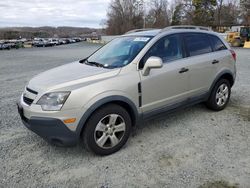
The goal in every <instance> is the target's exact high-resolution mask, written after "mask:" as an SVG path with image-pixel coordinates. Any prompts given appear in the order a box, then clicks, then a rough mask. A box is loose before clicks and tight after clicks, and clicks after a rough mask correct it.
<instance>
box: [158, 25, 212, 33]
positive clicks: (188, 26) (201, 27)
mask: <svg viewBox="0 0 250 188" xmlns="http://www.w3.org/2000/svg"><path fill="white" fill-rule="evenodd" d="M171 29H198V30H204V31H211V29H210V28H208V27H203V26H195V25H175V26H169V27H165V28H163V29H162V30H161V32H163V31H167V30H171Z"/></svg>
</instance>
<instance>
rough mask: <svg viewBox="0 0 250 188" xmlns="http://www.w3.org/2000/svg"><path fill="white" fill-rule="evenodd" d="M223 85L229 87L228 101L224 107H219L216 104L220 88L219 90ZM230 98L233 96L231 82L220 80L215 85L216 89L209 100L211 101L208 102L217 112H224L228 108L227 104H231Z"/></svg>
mask: <svg viewBox="0 0 250 188" xmlns="http://www.w3.org/2000/svg"><path fill="white" fill-rule="evenodd" d="M222 84H226V85H227V87H228V98H227V101H226V102H225V104H224V105H223V106H219V105H218V104H217V103H216V93H217V90H218V88H219V87H220V86H221V85H222ZM230 96H231V86H230V83H229V81H228V80H226V79H221V80H219V81H218V82H217V83H216V84H215V86H214V88H213V90H212V93H211V96H210V98H209V100H208V103H209V106H210V107H211V108H212V109H213V110H217V111H220V110H223V109H224V108H225V107H226V106H227V104H228V102H229V100H230Z"/></svg>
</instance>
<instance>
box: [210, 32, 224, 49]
mask: <svg viewBox="0 0 250 188" xmlns="http://www.w3.org/2000/svg"><path fill="white" fill-rule="evenodd" d="M208 37H209V40H210V41H211V44H212V48H213V51H220V50H225V49H227V47H226V46H225V45H224V43H223V42H222V41H221V40H220V39H219V37H217V36H213V35H209V36H208Z"/></svg>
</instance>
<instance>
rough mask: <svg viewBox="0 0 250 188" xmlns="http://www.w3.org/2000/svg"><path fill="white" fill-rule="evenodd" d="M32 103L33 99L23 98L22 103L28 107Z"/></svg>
mask: <svg viewBox="0 0 250 188" xmlns="http://www.w3.org/2000/svg"><path fill="white" fill-rule="evenodd" d="M33 101H34V100H33V99H30V98H27V97H23V102H25V103H26V104H27V105H29V106H30V105H31V104H32V103H33Z"/></svg>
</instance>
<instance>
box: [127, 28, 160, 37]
mask: <svg viewBox="0 0 250 188" xmlns="http://www.w3.org/2000/svg"><path fill="white" fill-rule="evenodd" d="M160 32H161V29H149V30H132V31H129V32H127V33H125V34H124V36H134V35H136V36H152V37H154V36H156V35H157V34H159V33H160Z"/></svg>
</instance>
